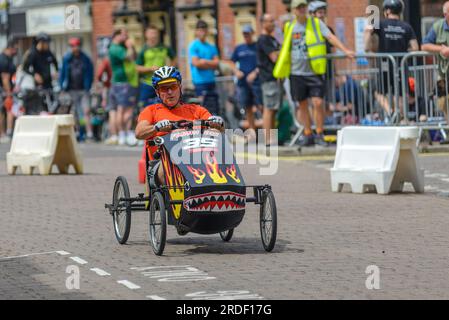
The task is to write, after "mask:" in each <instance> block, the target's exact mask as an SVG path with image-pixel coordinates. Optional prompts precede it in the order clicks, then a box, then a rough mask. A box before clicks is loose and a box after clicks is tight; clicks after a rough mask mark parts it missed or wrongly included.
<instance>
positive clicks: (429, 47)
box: [422, 43, 443, 53]
mask: <svg viewBox="0 0 449 320" xmlns="http://www.w3.org/2000/svg"><path fill="white" fill-rule="evenodd" d="M422 49H423V50H424V51H428V52H434V53H440V52H441V50H443V46H440V45H437V44H433V43H426V44H423V45H422Z"/></svg>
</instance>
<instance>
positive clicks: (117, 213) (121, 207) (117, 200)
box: [112, 177, 131, 244]
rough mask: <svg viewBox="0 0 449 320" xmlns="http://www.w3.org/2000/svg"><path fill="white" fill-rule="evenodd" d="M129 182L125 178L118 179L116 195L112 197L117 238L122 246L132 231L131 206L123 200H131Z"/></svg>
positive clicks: (115, 189) (115, 186) (115, 188)
mask: <svg viewBox="0 0 449 320" xmlns="http://www.w3.org/2000/svg"><path fill="white" fill-rule="evenodd" d="M129 198H130V196H129V187H128V182H127V181H126V179H125V178H124V177H118V178H117V180H116V181H115V185H114V194H113V197H112V205H113V206H114V209H113V215H112V216H113V222H114V231H115V237H116V238H117V241H118V242H119V243H120V244H125V243H126V242H127V241H128V238H129V231H130V230H131V204H130V203H129V201H122V200H121V199H129Z"/></svg>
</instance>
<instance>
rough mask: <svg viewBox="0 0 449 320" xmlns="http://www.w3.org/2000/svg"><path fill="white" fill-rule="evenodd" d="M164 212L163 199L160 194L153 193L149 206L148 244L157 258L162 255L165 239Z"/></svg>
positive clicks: (165, 215)
mask: <svg viewBox="0 0 449 320" xmlns="http://www.w3.org/2000/svg"><path fill="white" fill-rule="evenodd" d="M166 212H167V211H166V208H165V201H164V197H163V196H162V194H161V193H160V192H155V193H154V194H153V197H152V199H151V205H150V243H151V247H152V248H153V251H154V253H155V254H156V255H157V256H161V255H162V254H163V253H164V248H165V241H166V238H167V213H166Z"/></svg>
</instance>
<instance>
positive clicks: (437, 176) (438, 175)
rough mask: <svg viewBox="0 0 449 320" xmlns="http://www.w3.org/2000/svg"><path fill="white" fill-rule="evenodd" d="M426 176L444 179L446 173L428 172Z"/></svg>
mask: <svg viewBox="0 0 449 320" xmlns="http://www.w3.org/2000/svg"><path fill="white" fill-rule="evenodd" d="M425 177H426V178H437V179H444V178H447V177H448V176H447V174H443V173H429V174H426V175H425Z"/></svg>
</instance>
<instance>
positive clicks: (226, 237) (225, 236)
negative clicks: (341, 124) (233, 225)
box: [220, 229, 234, 242]
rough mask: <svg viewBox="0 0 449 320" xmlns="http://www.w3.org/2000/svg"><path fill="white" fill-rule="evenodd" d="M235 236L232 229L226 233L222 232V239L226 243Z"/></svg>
mask: <svg viewBox="0 0 449 320" xmlns="http://www.w3.org/2000/svg"><path fill="white" fill-rule="evenodd" d="M233 235H234V229H230V230H228V231H225V232H220V237H221V239H222V240H223V241H224V242H229V241H231V239H232V236H233Z"/></svg>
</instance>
